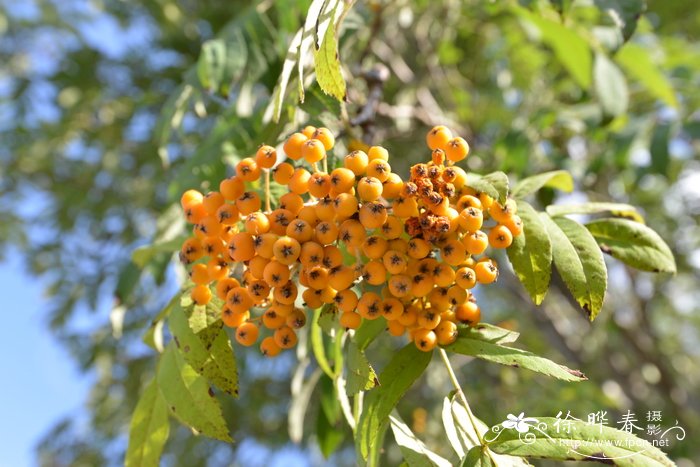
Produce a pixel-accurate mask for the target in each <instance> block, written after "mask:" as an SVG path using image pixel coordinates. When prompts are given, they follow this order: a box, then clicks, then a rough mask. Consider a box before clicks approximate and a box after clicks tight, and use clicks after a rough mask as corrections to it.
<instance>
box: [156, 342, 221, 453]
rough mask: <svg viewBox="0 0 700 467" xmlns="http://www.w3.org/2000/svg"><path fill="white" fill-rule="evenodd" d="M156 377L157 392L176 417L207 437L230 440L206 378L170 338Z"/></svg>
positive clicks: (219, 408)
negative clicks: (189, 363)
mask: <svg viewBox="0 0 700 467" xmlns="http://www.w3.org/2000/svg"><path fill="white" fill-rule="evenodd" d="M156 378H157V381H158V388H159V389H160V393H161V395H162V396H163V399H164V400H165V402H166V403H167V405H168V408H169V410H170V413H171V414H172V415H173V416H174V417H175V418H177V419H178V420H180V421H181V422H182V423H184V424H185V425H187V426H189V427H191V428H192V429H193V430H195V431H197V432H199V433H202V434H204V435H206V436H209V437H210V438H215V439H218V440H221V441H226V442H232V441H233V440H232V439H231V435H230V434H229V432H228V427H227V426H226V421H225V420H224V417H223V416H222V414H221V407H220V406H219V402H218V401H217V400H216V397H214V393H213V391H212V390H211V388H210V387H209V384H208V383H207V380H206V379H205V378H204V377H202V376H201V375H199V374H198V373H197V372H196V371H195V370H194V368H192V367H191V366H190V365H188V364H187V362H185V359H184V358H183V356H182V354H181V353H180V352H179V351H178V349H177V347H176V346H175V344H174V342H172V341H171V342H170V343H169V344H168V345H167V347H166V348H165V352H163V355H162V356H161V359H160V364H159V365H158V375H157V377H156Z"/></svg>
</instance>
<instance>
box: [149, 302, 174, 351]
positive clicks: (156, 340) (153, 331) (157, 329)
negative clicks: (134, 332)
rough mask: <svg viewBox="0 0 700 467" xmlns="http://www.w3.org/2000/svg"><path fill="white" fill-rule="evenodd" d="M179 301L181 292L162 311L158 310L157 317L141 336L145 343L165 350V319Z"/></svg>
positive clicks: (159, 349)
mask: <svg viewBox="0 0 700 467" xmlns="http://www.w3.org/2000/svg"><path fill="white" fill-rule="evenodd" d="M179 302H180V292H178V293H177V294H175V296H174V297H173V298H172V299H170V301H169V302H168V304H167V305H165V306H164V307H163V309H162V310H160V312H158V314H157V315H156V317H155V318H153V321H151V325H150V326H149V327H148V330H147V331H146V333H145V334H144V335H143V337H142V338H141V340H142V341H143V343H144V344H146V345H147V346H149V347H151V348H152V349H154V350H157V351H158V352H161V353H162V352H163V321H164V320H165V318H167V317H168V316H169V315H170V312H171V311H172V310H173V307H174V306H175V305H176V304H177V303H179Z"/></svg>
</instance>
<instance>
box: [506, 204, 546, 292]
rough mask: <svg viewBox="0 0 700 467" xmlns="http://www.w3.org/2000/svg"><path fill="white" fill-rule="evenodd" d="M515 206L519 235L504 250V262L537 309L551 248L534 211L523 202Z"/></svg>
mask: <svg viewBox="0 0 700 467" xmlns="http://www.w3.org/2000/svg"><path fill="white" fill-rule="evenodd" d="M516 203H517V205H518V215H519V216H520V218H521V219H522V220H523V232H522V234H520V235H518V236H517V237H514V238H513V243H512V244H511V246H509V247H508V249H507V252H508V259H509V260H510V263H511V264H512V265H513V270H514V271H515V275H516V276H518V279H519V280H520V282H521V283H522V284H523V286H524V287H525V290H527V292H528V293H529V294H530V298H532V301H533V302H534V303H535V304H536V305H539V304H540V303H542V300H544V297H545V295H547V290H548V289H549V279H550V277H551V275H552V244H551V241H550V240H549V235H548V234H547V230H546V229H545V226H544V224H543V223H542V221H541V220H540V216H539V215H538V214H537V211H535V210H534V209H533V208H532V206H530V205H529V204H528V203H526V202H525V201H523V200H517V201H516Z"/></svg>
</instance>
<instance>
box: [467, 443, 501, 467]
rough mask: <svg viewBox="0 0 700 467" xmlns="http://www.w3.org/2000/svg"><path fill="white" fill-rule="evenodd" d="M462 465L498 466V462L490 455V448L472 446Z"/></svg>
mask: <svg viewBox="0 0 700 467" xmlns="http://www.w3.org/2000/svg"><path fill="white" fill-rule="evenodd" d="M460 465H461V466H462V467H496V464H494V463H493V460H491V457H489V453H488V448H487V447H485V446H474V447H473V448H471V449H470V450H469V452H468V453H467V457H465V458H464V459H463V460H462V463H461V464H460Z"/></svg>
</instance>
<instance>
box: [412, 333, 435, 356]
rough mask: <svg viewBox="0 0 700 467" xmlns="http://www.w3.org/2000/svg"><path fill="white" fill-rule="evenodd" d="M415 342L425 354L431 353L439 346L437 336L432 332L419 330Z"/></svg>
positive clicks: (415, 334)
mask: <svg viewBox="0 0 700 467" xmlns="http://www.w3.org/2000/svg"><path fill="white" fill-rule="evenodd" d="M413 342H414V343H415V344H416V347H418V349H420V350H422V351H423V352H430V351H431V350H433V349H434V348H435V346H436V345H437V336H436V335H435V333H434V332H433V331H432V330H429V329H418V330H416V332H415V333H414V334H413Z"/></svg>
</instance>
